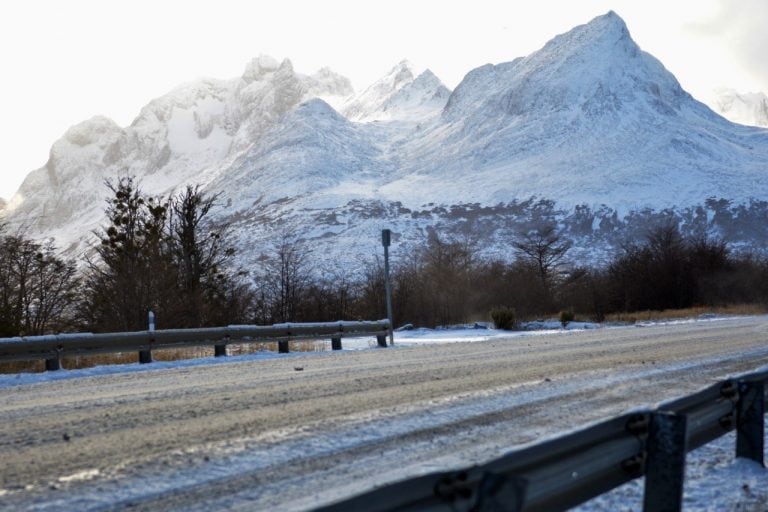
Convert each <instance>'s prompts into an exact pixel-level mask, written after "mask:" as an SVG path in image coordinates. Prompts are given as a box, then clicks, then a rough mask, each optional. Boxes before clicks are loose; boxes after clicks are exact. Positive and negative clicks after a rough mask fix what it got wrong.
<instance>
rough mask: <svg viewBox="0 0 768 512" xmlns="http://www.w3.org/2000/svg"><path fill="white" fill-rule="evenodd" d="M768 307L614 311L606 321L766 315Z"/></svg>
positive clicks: (707, 307) (749, 305)
mask: <svg viewBox="0 0 768 512" xmlns="http://www.w3.org/2000/svg"><path fill="white" fill-rule="evenodd" d="M766 313H768V307H766V306H765V305H762V304H733V305H729V306H696V307H692V308H686V309H665V310H663V311H634V312H631V313H613V314H611V315H608V316H607V317H606V318H605V321H606V322H624V323H631V324H633V323H636V322H648V321H659V320H675V319H680V318H696V317H698V316H701V315H706V314H715V315H737V316H743V315H764V314H766Z"/></svg>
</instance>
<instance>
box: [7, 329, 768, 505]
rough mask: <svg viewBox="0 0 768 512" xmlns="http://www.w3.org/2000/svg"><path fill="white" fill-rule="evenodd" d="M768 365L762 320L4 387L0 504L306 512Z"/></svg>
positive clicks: (331, 355)
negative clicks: (346, 496)
mask: <svg viewBox="0 0 768 512" xmlns="http://www.w3.org/2000/svg"><path fill="white" fill-rule="evenodd" d="M765 365H768V319H766V318H765V317H759V318H747V319H745V318H741V319H736V320H719V321H711V322H696V323H688V324H681V325H666V326H648V327H643V328H638V327H631V328H622V329H598V330H588V331H576V332H564V333H558V334H551V335H543V336H532V337H518V338H510V339H500V338H496V339H492V340H489V341H483V342H472V343H451V344H442V345H427V346H415V347H414V346H411V347H398V348H394V349H393V348H388V349H377V350H362V351H344V352H342V353H321V354H317V353H313V354H306V355H300V354H290V355H288V356H284V357H279V358H270V359H266V360H259V359H258V358H256V359H254V358H250V359H247V360H244V361H237V360H236V359H234V358H233V359H232V360H229V361H228V362H226V363H225V364H210V365H197V366H194V367H178V368H170V369H168V368H166V369H154V370H153V369H149V368H148V369H147V370H146V371H139V372H135V371H134V372H126V373H116V374H112V375H104V376H89V377H82V378H66V379H62V380H52V381H45V382H40V383H37V384H24V385H19V386H12V385H7V383H6V384H3V387H0V418H1V420H0V464H1V465H0V510H112V509H118V510H119V509H126V508H131V510H201V511H202V510H216V509H219V510H225V509H226V510H278V509H279V510H295V509H306V508H309V507H312V506H313V505H319V504H322V503H327V502H328V501H330V500H333V499H337V498H339V497H340V496H344V495H348V494H352V493H356V492H360V491H363V490H365V489H367V488H369V487H371V486H372V485H375V484H381V483H384V482H387V481H392V480H396V479H401V478H403V477H406V476H409V475H415V474H420V473H424V472H429V471H434V470H437V469H447V468H450V467H453V466H463V465H467V464H470V463H474V462H483V461H485V460H487V459H490V458H494V457H497V456H499V455H501V454H502V453H504V452H506V451H508V450H509V449H510V448H512V447H514V446H515V445H520V444H522V443H528V442H533V441H536V440H539V439H541V438H543V437H545V436H549V435H552V434H555V433H557V432H560V431H563V430H568V429H572V428H575V427H577V426H579V425H583V424H585V423H587V422H591V421H595V420H598V419H601V418H604V417H607V416H609V415H613V414H616V413H619V412H621V411H624V410H626V409H628V408H632V407H637V406H642V405H651V404H654V403H656V402H658V401H661V400H664V399H668V398H672V397H676V396H680V395H683V394H686V393H690V392H693V391H695V390H697V389H699V388H701V387H703V386H704V385H706V384H708V383H710V382H711V381H713V380H716V379H720V378H723V377H725V376H727V375H729V374H734V373H741V372H745V371H749V370H751V369H754V368H756V367H760V366H765ZM297 368H303V369H302V370H300V371H299V370H297ZM71 373H73V374H74V373H75V372H71Z"/></svg>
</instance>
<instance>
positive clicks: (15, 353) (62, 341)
mask: <svg viewBox="0 0 768 512" xmlns="http://www.w3.org/2000/svg"><path fill="white" fill-rule="evenodd" d="M388 332H389V321H387V320H376V321H364V322H346V321H343V322H323V323H291V324H275V325H230V326H227V327H209V328H202V329H167V330H158V331H155V330H148V331H138V332H118V333H105V334H92V333H78V334H52V335H48V336H26V337H18V338H2V339H0V361H34V360H40V359H44V360H45V362H46V363H45V367H46V370H58V369H59V368H60V360H61V358H62V357H64V356H72V355H78V356H83V355H91V354H104V353H117V352H133V351H136V352H138V353H139V361H140V362H142V363H149V362H151V361H152V355H151V351H152V350H154V349H168V348H181V347H195V346H211V345H212V346H213V347H214V351H215V355H216V356H224V355H226V347H227V344H229V343H244V342H245V343H264V342H276V343H277V344H278V350H279V351H280V352H288V351H289V341H290V340H295V339H318V338H330V339H331V347H332V348H333V349H334V350H340V349H341V339H342V338H344V337H351V336H355V337H360V336H366V335H373V336H376V339H377V341H378V346H380V347H386V346H387V341H386V335H387V333H388Z"/></svg>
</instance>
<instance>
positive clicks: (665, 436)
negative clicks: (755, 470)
mask: <svg viewBox="0 0 768 512" xmlns="http://www.w3.org/2000/svg"><path fill="white" fill-rule="evenodd" d="M766 382H768V370H766V371H761V372H756V373H750V374H745V375H741V376H738V377H734V378H731V379H727V380H725V381H722V382H719V383H717V384H714V385H712V386H709V387H707V388H705V389H704V390H702V391H700V392H698V393H695V394H693V395H689V396H686V397H684V398H680V399H676V400H672V401H669V402H665V403H662V404H661V405H659V406H658V407H657V408H655V409H644V410H638V411H637V412H633V413H628V414H624V415H621V416H618V417H615V418H612V419H609V420H607V421H603V422H601V423H597V424H594V425H592V426H589V427H586V428H584V429H582V430H578V431H575V432H572V433H569V434H566V435H563V436H561V437H559V438H556V439H552V440H549V441H546V442H542V443H539V444H536V445H533V446H529V447H526V448H523V449H520V450H515V451H512V452H510V453H508V454H507V455H504V456H502V457H501V458H499V459H496V460H493V461H491V462H488V463H486V464H483V465H480V466H472V467H469V468H466V469H461V470H457V471H451V472H444V473H433V474H429V475H424V476H420V477H416V478H412V479H409V480H404V481H402V482H397V483H393V484H389V485H385V486H382V487H380V488H378V489H374V490H372V491H369V492H366V493H364V494H360V495H358V496H355V497H352V498H350V499H347V500H344V501H340V502H337V503H333V504H331V505H328V506H325V507H321V508H319V509H317V510H318V511H322V512H347V511H348V512H352V511H358V510H365V511H367V512H380V511H392V510H398V511H417V510H418V511H434V512H438V511H441V512H442V511H445V512H448V511H450V512H457V511H467V512H469V511H509V512H521V511H523V512H526V511H541V512H547V511H561V510H566V509H568V508H570V507H573V506H575V505H578V504H580V503H584V502H585V501H588V500H590V499H592V498H594V497H596V496H599V495H600V494H603V493H605V492H607V491H609V490H611V489H613V488H615V487H618V486H619V485H621V484H624V483H626V482H629V481H630V480H633V479H635V478H638V477H640V476H645V491H644V498H643V500H644V502H643V510H644V511H645V512H656V511H679V510H681V507H682V498H683V474H684V468H685V455H686V453H687V452H689V451H691V450H694V449H696V448H698V447H700V446H702V445H704V444H706V443H708V442H710V441H712V440H714V439H717V438H719V437H720V436H723V435H725V434H726V433H727V432H730V431H732V430H734V429H735V430H736V456H737V457H746V458H749V459H752V460H754V461H756V462H758V463H759V464H761V465H763V456H764V450H765V447H764V446H763V445H764V439H765V438H764V432H765V416H764V415H765V384H766Z"/></svg>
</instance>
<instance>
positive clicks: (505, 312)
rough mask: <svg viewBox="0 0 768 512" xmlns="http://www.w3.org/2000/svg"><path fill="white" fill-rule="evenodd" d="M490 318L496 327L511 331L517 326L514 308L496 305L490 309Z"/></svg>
mask: <svg viewBox="0 0 768 512" xmlns="http://www.w3.org/2000/svg"><path fill="white" fill-rule="evenodd" d="M491 319H492V320H493V325H494V326H495V327H496V328H497V329H503V330H505V331H511V330H513V329H514V328H515V327H516V326H517V318H516V317H515V310H514V309H512V308H508V307H497V308H493V309H492V310H491Z"/></svg>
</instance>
